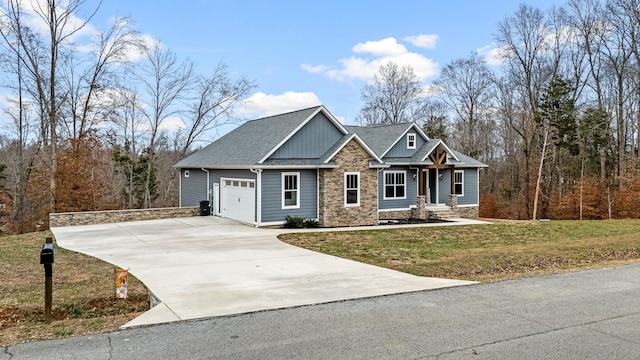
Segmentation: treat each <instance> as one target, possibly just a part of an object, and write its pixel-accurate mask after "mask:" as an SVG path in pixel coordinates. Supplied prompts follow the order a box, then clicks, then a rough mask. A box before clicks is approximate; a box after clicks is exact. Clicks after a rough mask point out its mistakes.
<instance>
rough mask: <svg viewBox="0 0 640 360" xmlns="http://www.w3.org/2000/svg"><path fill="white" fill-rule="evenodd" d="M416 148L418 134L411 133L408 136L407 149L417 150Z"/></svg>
mask: <svg viewBox="0 0 640 360" xmlns="http://www.w3.org/2000/svg"><path fill="white" fill-rule="evenodd" d="M415 148H416V134H414V133H409V134H407V149H415Z"/></svg>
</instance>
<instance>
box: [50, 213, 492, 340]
mask: <svg viewBox="0 0 640 360" xmlns="http://www.w3.org/2000/svg"><path fill="white" fill-rule="evenodd" d="M480 223H482V222H479V221H473V220H464V219H463V220H461V221H460V222H456V223H445V224H446V225H453V224H459V225H466V224H480ZM434 225H442V224H429V225H427V226H434ZM422 226H425V225H422ZM392 227H394V226H382V227H381V228H385V229H386V228H392ZM357 229H366V230H371V229H372V227H366V228H346V229H329V230H331V231H335V230H357ZM51 231H52V232H53V234H54V236H55V238H56V242H57V244H58V246H61V247H63V248H65V249H69V250H73V251H77V252H80V253H84V254H88V255H91V256H94V257H97V258H99V259H102V260H104V261H107V262H109V263H112V264H114V265H116V266H119V267H121V268H124V269H129V270H130V272H131V273H132V274H133V275H135V276H136V277H137V278H138V279H140V280H141V281H142V282H143V283H144V284H145V285H146V286H147V287H148V288H149V289H150V290H151V291H152V292H153V293H154V295H155V296H156V297H157V298H158V299H160V300H161V301H162V303H161V304H159V305H157V306H155V307H153V308H152V309H150V310H149V311H147V312H146V313H144V314H143V315H141V316H139V317H138V318H136V319H134V320H132V321H131V322H129V323H127V324H125V325H124V326H123V327H124V328H126V327H134V326H142V325H150V324H158V323H165V322H172V321H180V320H187V319H196V318H205V317H213V316H223V315H231V314H241V313H247V312H255V311H261V310H269V309H278V308H285V307H292V306H301V305H309V304H319V303H327V302H332V301H340V300H348V299H357V298H365V297H372V296H379V295H388V294H397V293H403V292H412V291H420V290H429V289H437V288H443V287H450V286H459V285H467V284H472V283H473V282H470V281H461V280H448V279H438V278H426V277H419V276H414V275H409V274H405V273H402V272H398V271H394V270H389V269H384V268H380V267H377V266H372V265H366V264H363V263H359V262H355V261H351V260H346V259H342V258H337V257H334V256H330V255H325V254H320V253H316V252H313V251H309V250H305V249H301V248H298V247H295V246H292V245H288V244H285V243H283V242H281V241H279V240H278V239H277V238H276V236H277V235H278V234H281V233H285V232H287V230H284V229H277V230H276V229H255V228H253V227H250V226H247V225H243V224H239V223H237V222H235V221H233V220H228V219H221V218H217V217H211V216H208V217H192V218H178V219H164V220H149V221H136V222H126V223H116V224H101V225H84V226H73V227H58V228H52V229H51ZM321 231H325V230H324V229H323V230H321Z"/></svg>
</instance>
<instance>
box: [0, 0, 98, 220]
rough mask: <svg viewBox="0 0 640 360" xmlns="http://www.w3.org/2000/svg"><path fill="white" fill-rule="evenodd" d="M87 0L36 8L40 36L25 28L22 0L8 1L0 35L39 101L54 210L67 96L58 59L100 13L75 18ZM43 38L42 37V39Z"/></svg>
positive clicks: (47, 3)
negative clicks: (60, 127) (60, 131)
mask: <svg viewBox="0 0 640 360" xmlns="http://www.w3.org/2000/svg"><path fill="white" fill-rule="evenodd" d="M84 3H85V0H68V1H65V2H64V3H63V4H59V3H57V2H56V1H55V0H47V1H45V2H39V3H31V2H30V3H29V4H28V5H33V7H32V10H33V14H35V15H34V18H35V19H36V20H37V21H41V22H42V23H43V24H44V25H45V26H46V28H47V33H46V34H38V33H37V32H35V31H33V30H31V29H30V28H29V27H28V26H26V25H25V24H26V19H25V18H26V16H25V6H26V5H27V4H25V3H23V2H22V1H21V0H8V1H7V2H6V3H5V7H4V17H3V24H4V26H1V27H0V36H2V39H3V40H4V43H5V46H6V47H7V48H8V49H10V51H11V52H13V53H14V54H15V55H16V58H17V59H18V61H20V62H21V64H22V65H21V66H22V70H24V71H25V72H26V73H28V74H29V76H30V78H31V79H32V81H33V86H34V87H33V89H32V90H31V91H32V92H33V93H35V94H36V100H37V101H38V104H39V106H40V109H41V115H42V129H43V133H44V132H45V131H46V132H47V134H48V138H47V141H46V143H45V145H48V149H47V152H48V158H49V194H48V195H49V208H50V209H51V211H55V204H56V173H57V159H56V158H57V146H58V129H57V127H58V124H59V120H60V112H61V107H62V105H63V103H64V102H65V99H66V96H67V93H66V90H64V89H62V88H61V86H62V85H61V84H62V82H61V81H60V79H59V75H60V68H59V60H60V59H61V58H62V57H65V56H66V54H67V53H68V51H70V46H71V43H70V41H69V40H70V39H71V38H72V37H73V36H74V35H75V34H76V33H78V32H79V31H80V30H82V29H83V28H84V27H85V26H86V25H87V23H88V22H89V21H90V20H91V18H92V17H93V15H94V14H95V13H96V12H97V10H98V7H99V5H98V7H96V8H95V10H94V11H93V12H92V13H91V14H90V15H89V16H88V17H86V18H85V19H84V20H81V21H78V18H77V17H76V15H77V14H78V12H79V10H80V9H81V8H82V7H83V5H84ZM41 36H42V37H41ZM45 38H46V40H45Z"/></svg>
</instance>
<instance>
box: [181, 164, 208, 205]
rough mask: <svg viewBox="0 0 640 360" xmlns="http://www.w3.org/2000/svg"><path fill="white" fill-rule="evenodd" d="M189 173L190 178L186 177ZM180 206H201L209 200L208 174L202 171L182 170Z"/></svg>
mask: <svg viewBox="0 0 640 360" xmlns="http://www.w3.org/2000/svg"><path fill="white" fill-rule="evenodd" d="M185 171H189V177H185V176H184V174H185ZM180 176H181V179H180V197H181V203H180V206H182V207H188V206H199V205H200V201H202V200H207V173H206V172H204V171H202V170H200V169H180Z"/></svg>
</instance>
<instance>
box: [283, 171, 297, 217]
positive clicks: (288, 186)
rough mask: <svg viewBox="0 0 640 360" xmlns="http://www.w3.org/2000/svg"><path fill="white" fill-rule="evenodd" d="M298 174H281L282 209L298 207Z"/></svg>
mask: <svg viewBox="0 0 640 360" xmlns="http://www.w3.org/2000/svg"><path fill="white" fill-rule="evenodd" d="M299 189H300V173H298V172H296V173H282V208H283V209H297V208H299V207H300V190H299Z"/></svg>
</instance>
